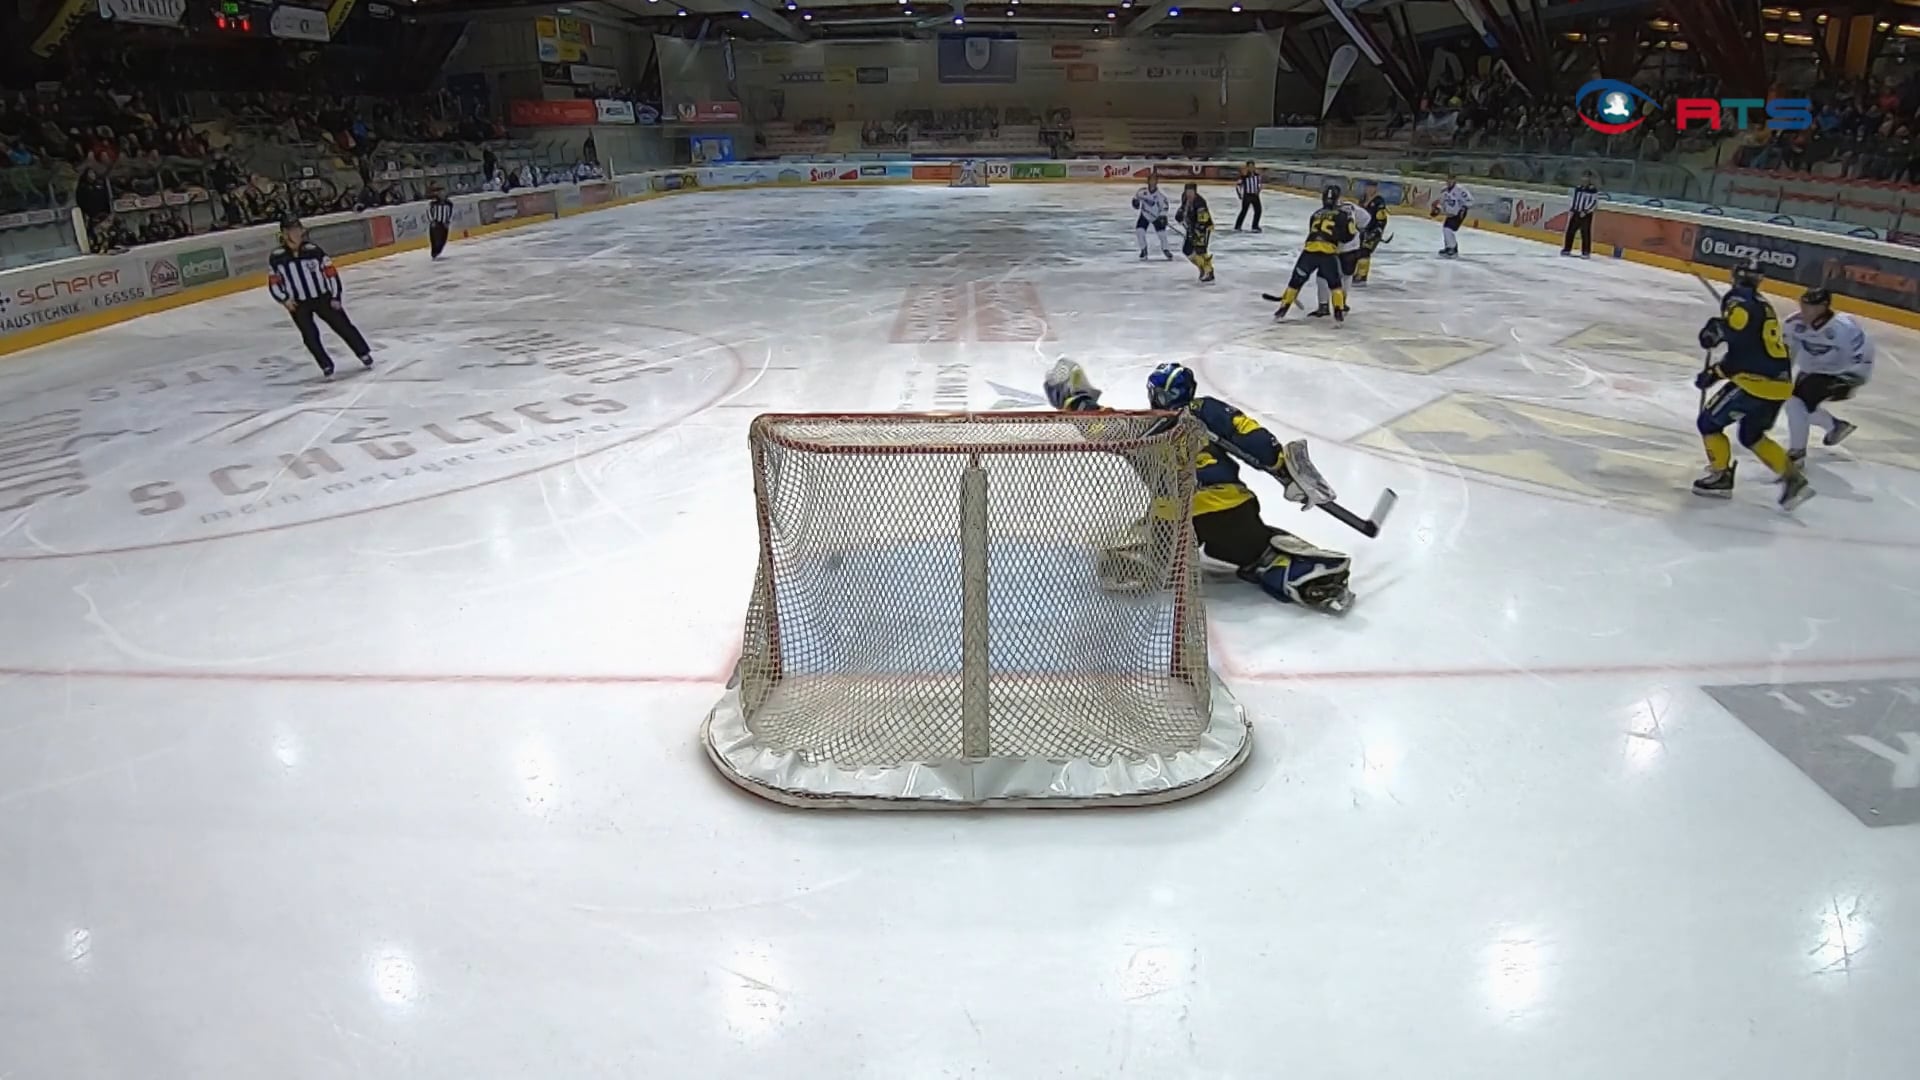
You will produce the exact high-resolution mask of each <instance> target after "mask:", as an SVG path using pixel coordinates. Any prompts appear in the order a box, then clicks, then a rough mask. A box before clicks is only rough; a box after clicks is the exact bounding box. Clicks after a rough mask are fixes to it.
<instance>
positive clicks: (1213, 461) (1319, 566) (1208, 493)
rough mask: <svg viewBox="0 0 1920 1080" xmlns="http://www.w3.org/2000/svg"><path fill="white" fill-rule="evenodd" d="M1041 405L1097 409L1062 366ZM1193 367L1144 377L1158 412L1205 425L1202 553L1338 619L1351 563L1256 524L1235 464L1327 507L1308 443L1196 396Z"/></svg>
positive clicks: (1196, 519) (1200, 469)
mask: <svg viewBox="0 0 1920 1080" xmlns="http://www.w3.org/2000/svg"><path fill="white" fill-rule="evenodd" d="M1046 390H1047V400H1048V401H1050V402H1052V403H1053V406H1054V407H1055V408H1057V409H1062V410H1066V411H1080V410H1086V409H1096V408H1099V407H1100V391H1099V390H1098V389H1097V388H1096V387H1094V385H1093V384H1092V382H1091V381H1089V380H1088V378H1087V375H1086V372H1085V371H1084V370H1083V369H1081V367H1080V366H1079V365H1078V364H1075V363H1073V362H1072V361H1070V360H1062V361H1060V362H1059V363H1058V364H1056V365H1054V368H1053V370H1052V371H1050V372H1048V373H1047V380H1046ZM1196 390H1197V383H1196V381H1195V379H1194V376H1193V371H1192V370H1191V369H1189V368H1188V367H1186V366H1185V365H1184V364H1162V365H1160V366H1159V367H1157V368H1155V369H1154V370H1153V373H1152V374H1151V375H1149V376H1148V377H1147V398H1148V400H1149V401H1151V402H1152V404H1153V407H1154V408H1156V409H1166V410H1169V411H1173V412H1178V413H1181V414H1182V415H1183V416H1185V417H1188V418H1190V419H1191V420H1192V421H1195V422H1198V423H1200V424H1201V425H1203V426H1204V427H1205V428H1206V429H1207V434H1208V436H1209V438H1208V440H1207V442H1206V443H1205V444H1204V445H1203V447H1202V449H1201V451H1200V454H1199V458H1198V460H1197V461H1195V463H1194V465H1195V469H1196V472H1197V474H1198V475H1197V476H1196V478H1195V479H1196V485H1195V490H1194V495H1193V532H1194V537H1195V539H1196V540H1198V541H1199V544H1200V551H1201V553H1202V554H1204V555H1206V556H1207V557H1208V558H1210V559H1216V560H1218V561H1220V562H1224V563H1228V564H1230V565H1232V566H1233V567H1234V568H1235V571H1236V573H1237V574H1238V576H1239V577H1240V579H1241V580H1242V581H1247V582H1251V583H1252V584H1255V585H1258V586H1260V587H1261V588H1262V589H1264V590H1266V592H1267V593H1269V594H1270V595H1272V596H1274V597H1275V598H1277V599H1279V600H1281V601H1284V602H1286V603H1289V604H1300V605H1302V606H1304V607H1309V608H1313V609H1314V610H1316V611H1327V612H1333V613H1339V612H1343V611H1345V610H1347V608H1348V607H1349V606H1351V604H1352V603H1353V593H1352V592H1351V591H1350V590H1349V589H1348V577H1349V571H1350V564H1351V563H1352V559H1351V558H1349V557H1348V556H1346V555H1343V554H1340V553H1339V552H1335V551H1327V550H1325V549H1322V548H1317V547H1314V546H1313V545H1312V544H1309V543H1307V542H1306V541H1304V540H1302V539H1300V538H1299V537H1297V536H1294V535H1293V534H1292V533H1289V532H1287V531H1285V530H1284V529H1278V528H1275V527H1273V526H1271V525H1268V524H1267V523H1266V522H1264V521H1262V520H1261V519H1260V500H1259V499H1258V498H1257V497H1255V495H1254V494H1253V492H1252V491H1251V490H1250V489H1248V487H1247V486H1246V485H1245V484H1244V483H1242V482H1241V480H1240V466H1239V461H1238V460H1236V459H1239V460H1245V461H1247V462H1248V463H1250V464H1253V465H1255V466H1257V467H1259V468H1261V469H1264V470H1265V471H1267V472H1270V473H1272V474H1273V475H1274V476H1275V477H1277V478H1278V479H1279V480H1280V481H1281V482H1282V483H1283V484H1284V485H1285V487H1286V496H1287V498H1288V499H1289V500H1291V501H1293V502H1297V503H1299V504H1301V505H1302V506H1313V505H1315V504H1317V503H1322V502H1329V501H1331V500H1332V499H1333V498H1334V493H1333V490H1332V489H1331V488H1329V487H1328V486H1327V482H1326V480H1325V479H1323V478H1322V477H1321V476H1320V473H1319V470H1317V469H1315V468H1314V467H1313V462H1312V460H1311V459H1310V458H1309V457H1308V456H1307V444H1306V442H1305V441H1304V440H1296V441H1294V442H1292V443H1289V444H1287V445H1286V446H1282V445H1281V444H1280V441H1279V440H1278V439H1276V438H1274V436H1273V434H1272V433H1271V432H1269V431H1267V429H1266V428H1263V427H1261V426H1260V424H1259V423H1257V422H1256V421H1254V420H1253V419H1252V418H1250V417H1248V416H1247V415H1246V414H1245V413H1243V412H1241V411H1240V410H1239V409H1236V408H1234V407H1233V406H1232V405H1229V404H1227V403H1226V402H1224V401H1221V400H1220V399H1218V398H1212V397H1203V396H1199V395H1198V394H1197V393H1196Z"/></svg>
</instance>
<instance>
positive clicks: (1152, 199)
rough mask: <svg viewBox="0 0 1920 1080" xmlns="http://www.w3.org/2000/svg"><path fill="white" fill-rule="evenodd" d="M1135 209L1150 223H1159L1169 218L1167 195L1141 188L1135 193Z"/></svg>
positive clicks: (1163, 192)
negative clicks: (1162, 219)
mask: <svg viewBox="0 0 1920 1080" xmlns="http://www.w3.org/2000/svg"><path fill="white" fill-rule="evenodd" d="M1133 208H1134V209H1135V210H1138V211H1140V216H1141V217H1143V218H1146V219H1147V220H1148V221H1149V222H1153V221H1158V220H1160V219H1161V218H1163V217H1166V216H1167V193H1166V192H1165V191H1148V190H1147V189H1146V188H1141V189H1140V190H1139V191H1136V192H1134V193H1133Z"/></svg>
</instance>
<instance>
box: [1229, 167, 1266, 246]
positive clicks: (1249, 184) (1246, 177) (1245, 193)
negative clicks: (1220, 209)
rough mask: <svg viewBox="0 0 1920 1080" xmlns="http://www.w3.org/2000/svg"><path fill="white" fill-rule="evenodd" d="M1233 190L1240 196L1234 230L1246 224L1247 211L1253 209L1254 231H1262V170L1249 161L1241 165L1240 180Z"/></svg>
mask: <svg viewBox="0 0 1920 1080" xmlns="http://www.w3.org/2000/svg"><path fill="white" fill-rule="evenodd" d="M1233 190H1234V191H1235V192H1236V193H1237V194H1238V195H1239V196H1240V215H1239V216H1238V217H1236V218H1234V219H1233V231H1234V232H1239V231H1240V226H1242V225H1244V224H1246V221H1247V211H1249V210H1251V211H1253V231H1254V232H1259V231H1260V210H1261V207H1260V171H1259V170H1258V169H1256V168H1254V167H1253V162H1251V161H1249V162H1247V163H1246V164H1245V165H1242V166H1240V182H1239V183H1237V184H1235V185H1234V187H1233Z"/></svg>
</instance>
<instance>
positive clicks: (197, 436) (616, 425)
mask: <svg viewBox="0 0 1920 1080" xmlns="http://www.w3.org/2000/svg"><path fill="white" fill-rule="evenodd" d="M376 347H377V349H378V355H377V361H378V364H379V367H378V369H377V370H376V371H371V372H367V371H361V370H359V368H358V366H357V365H355V364H354V363H353V362H352V361H351V360H350V359H348V360H346V361H345V362H344V363H340V362H339V361H338V360H336V363H337V364H339V366H340V369H341V373H340V374H339V375H337V376H335V378H334V379H333V380H332V381H330V382H322V381H320V380H319V379H318V378H317V372H316V371H315V369H314V367H313V365H312V363H311V361H309V360H307V359H306V358H305V357H304V356H294V355H279V356H269V357H258V358H253V359H244V358H241V357H238V356H236V357H235V358H234V359H232V360H230V361H227V360H221V359H220V357H218V356H214V357H210V358H208V359H206V360H203V361H202V362H199V363H195V364H188V365H177V366H173V367H169V368H165V369H160V370H149V371H146V372H142V373H139V374H137V375H133V376H128V377H123V378H120V379H115V380H111V381H98V382H91V383H82V384H77V385H73V386H68V387H63V388H60V389H58V390H51V391H47V392H43V393H39V394H33V395H29V396H26V397H24V398H22V399H19V400H16V401H13V402H9V403H7V404H6V405H5V406H0V560H17V559H43V558H60V557H68V556H75V555H88V554H106V553H114V552H123V551H137V550H141V549H145V548H152V547H167V546H173V545H178V544H188V543H195V542H199V541H205V540H213V539H218V538H221V537H228V536H236V535H244V534H248V533H255V532H263V531H270V530H277V529H284V528H290V527H296V526H299V525H305V524H312V523H315V522H320V521H329V520H333V519H336V518H340V517H345V516H351V515H356V514H364V513H369V512H372V511H376V510H382V509H386V508H389V507H393V506H400V505H406V504H410V503H416V502H420V501H422V500H424V499H430V498H434V497H437V496H441V495H447V494H452V493H454V492H459V491H466V490H470V489H472V488H475V487H480V486H483V485H487V484H492V483H497V482H499V481H502V480H508V479H512V478H514V477H517V476H523V475H526V474H528V473H533V472H538V471H540V470H542V469H546V468H550V467H552V466H554V465H558V464H562V463H565V462H568V461H572V460H576V459H579V458H582V457H585V456H588V455H592V454H596V453H599V452H601V451H604V450H607V449H609V448H611V447H615V446H619V445H621V444H623V443H627V442H632V441H634V440H636V439H639V438H642V437H644V436H646V435H650V434H653V433H655V432H657V431H660V430H661V429H663V428H665V427H668V426H671V425H672V424H674V423H677V422H678V421H680V420H681V419H684V418H685V417H686V416H687V415H690V414H691V413H692V412H697V411H699V409H701V408H703V407H704V404H703V403H711V402H712V401H714V400H716V399H718V398H719V397H720V396H721V395H722V394H724V393H725V392H726V391H727V389H728V387H730V386H731V385H732V384H733V382H734V380H735V379H736V377H737V376H738V374H739V371H740V365H739V360H738V357H737V356H736V355H735V353H734V352H733V350H732V349H731V348H730V347H729V346H727V345H725V344H724V343H721V342H718V341H715V340H712V339H709V338H706V337H703V336H700V335H697V334H693V333H690V332H687V331H682V330H677V329H673V328H670V327H660V326H647V325H634V324H624V325H610V326H603V327H595V328H581V327H577V326H573V325H566V324H555V323H552V322H537V323H524V324H511V323H508V324H501V323H498V322H495V323H492V324H489V325H487V326H484V327H475V328H473V329H470V330H436V331H433V332H415V333H406V332H402V333H396V334H384V335H380V336H378V338H377V339H376Z"/></svg>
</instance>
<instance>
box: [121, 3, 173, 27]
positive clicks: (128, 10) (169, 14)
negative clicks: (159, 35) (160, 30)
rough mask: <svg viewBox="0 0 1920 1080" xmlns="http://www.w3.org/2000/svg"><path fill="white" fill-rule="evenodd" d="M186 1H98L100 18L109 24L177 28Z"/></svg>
mask: <svg viewBox="0 0 1920 1080" xmlns="http://www.w3.org/2000/svg"><path fill="white" fill-rule="evenodd" d="M186 13H187V0H100V17H101V18H103V19H106V20H109V21H111V22H123V23H145V24H146V25H148V26H178V25H180V18H181V16H183V15H185V14H186Z"/></svg>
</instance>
